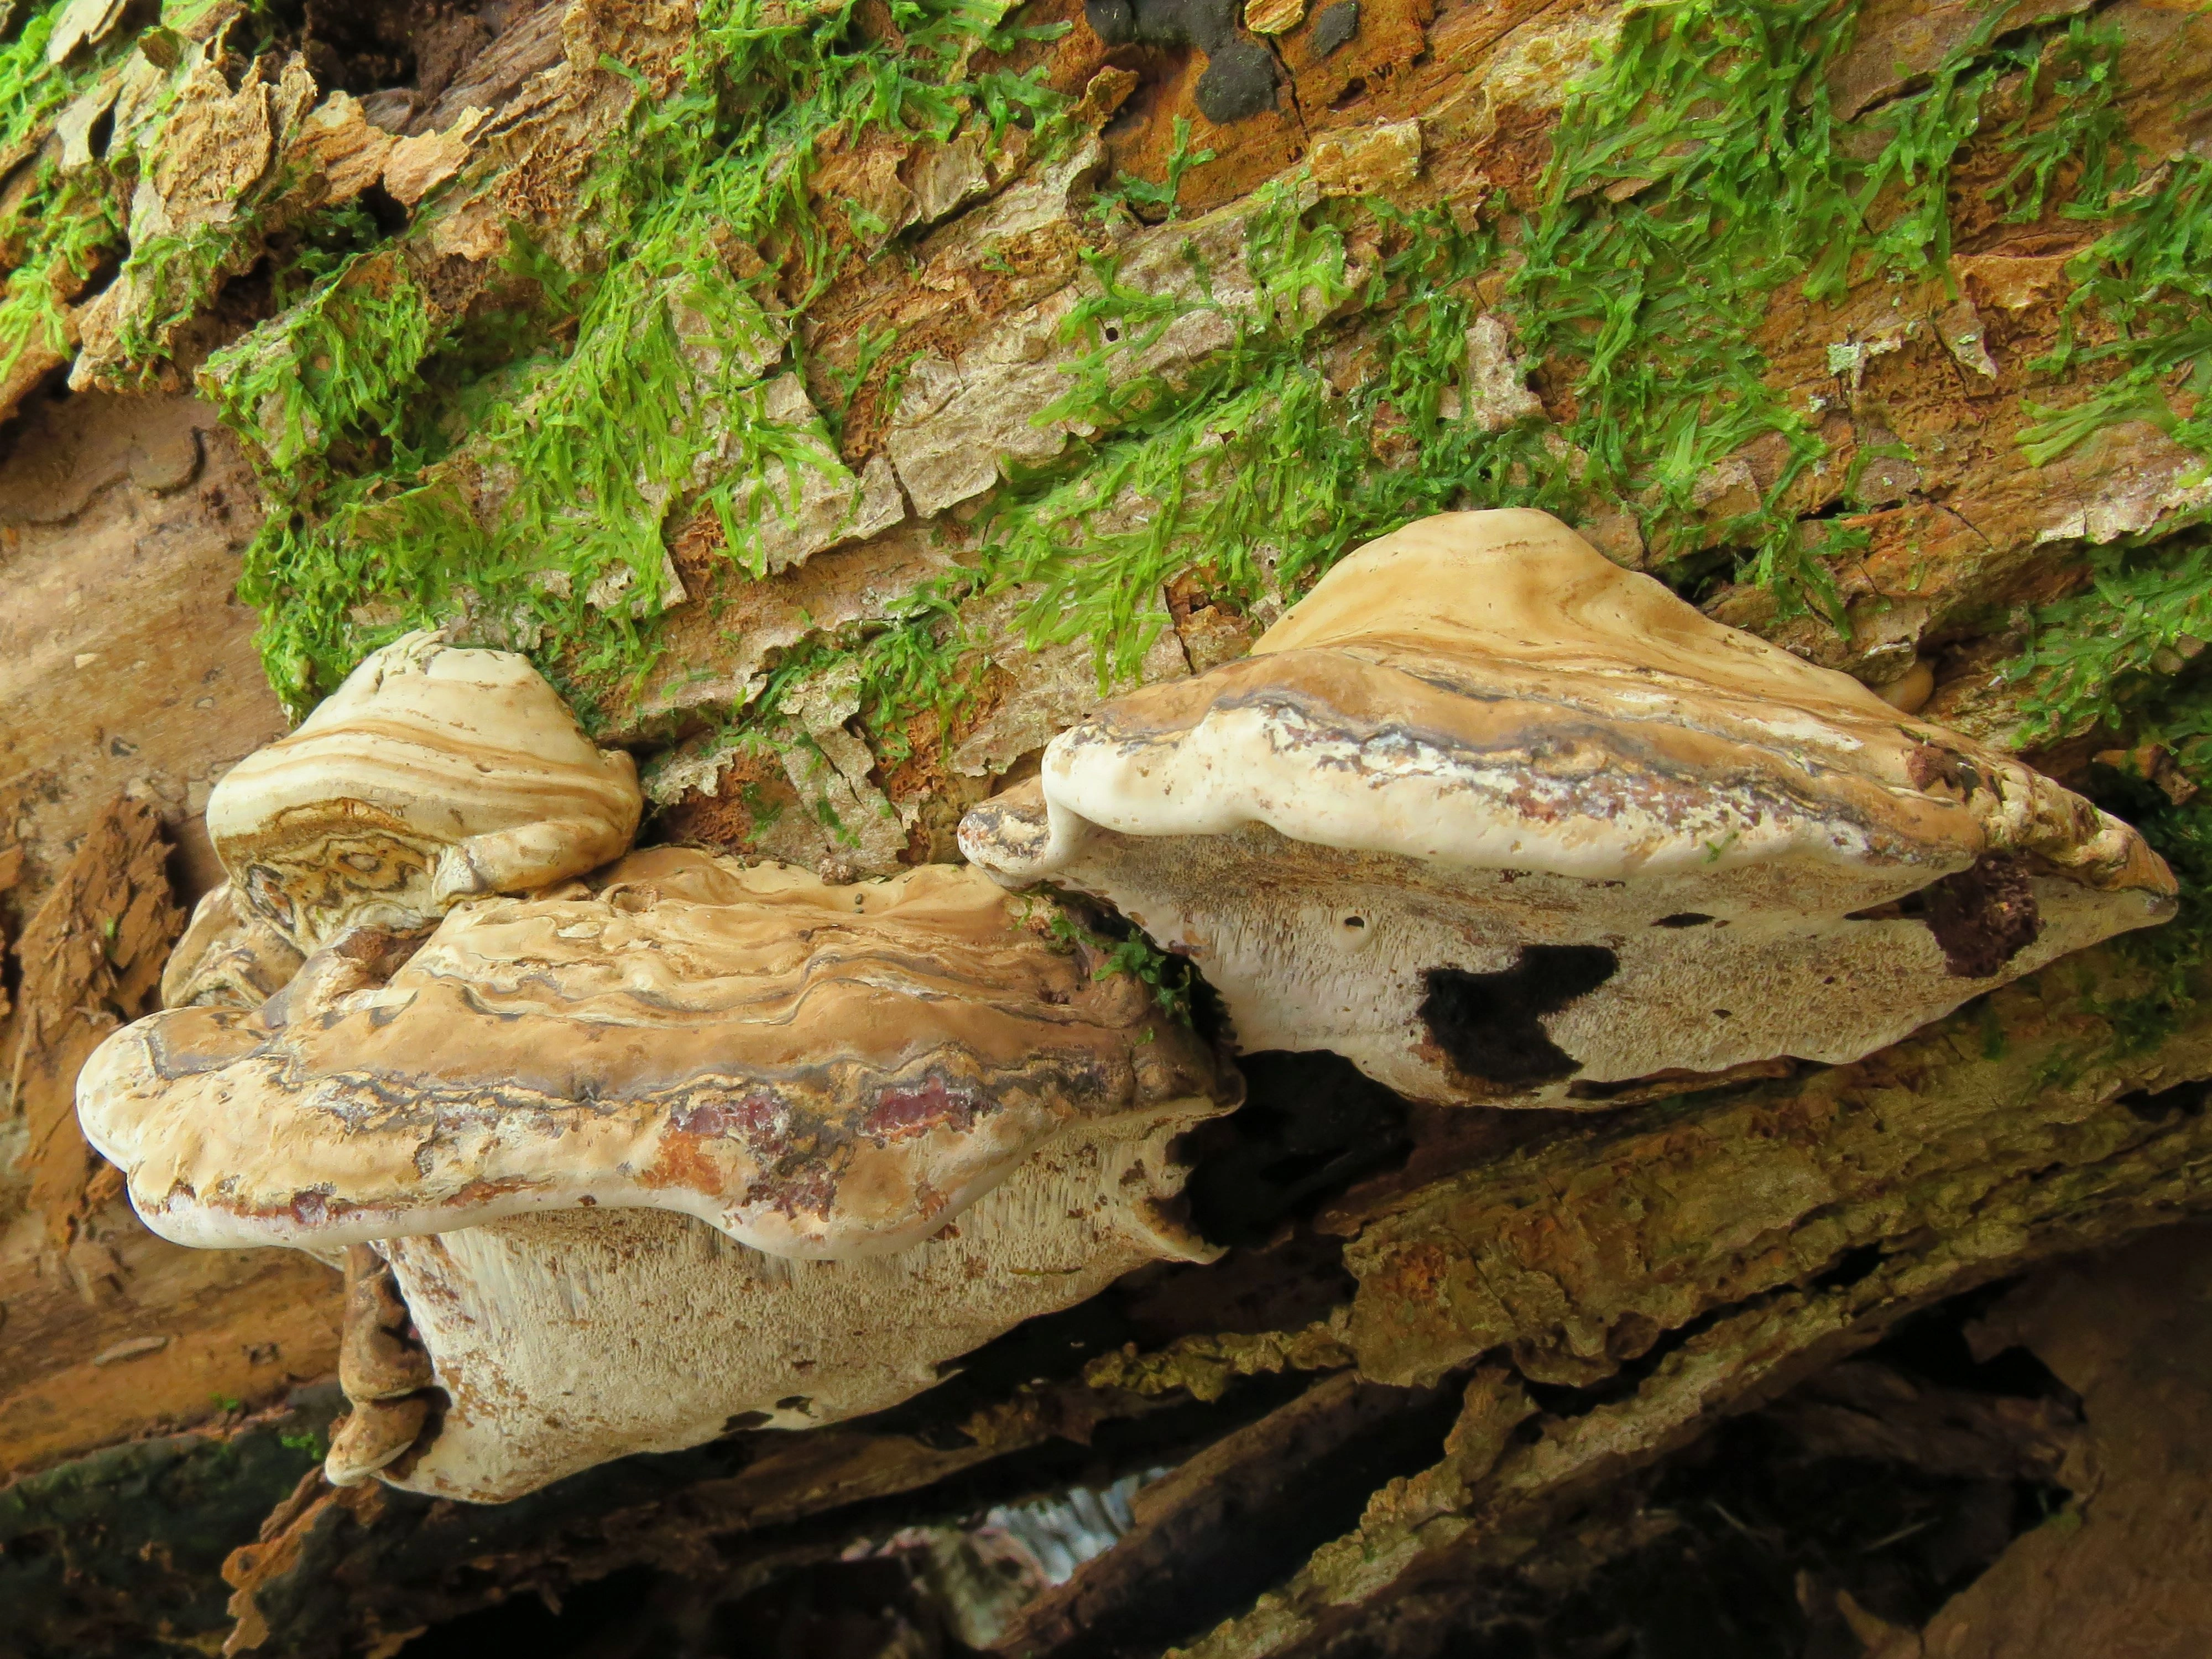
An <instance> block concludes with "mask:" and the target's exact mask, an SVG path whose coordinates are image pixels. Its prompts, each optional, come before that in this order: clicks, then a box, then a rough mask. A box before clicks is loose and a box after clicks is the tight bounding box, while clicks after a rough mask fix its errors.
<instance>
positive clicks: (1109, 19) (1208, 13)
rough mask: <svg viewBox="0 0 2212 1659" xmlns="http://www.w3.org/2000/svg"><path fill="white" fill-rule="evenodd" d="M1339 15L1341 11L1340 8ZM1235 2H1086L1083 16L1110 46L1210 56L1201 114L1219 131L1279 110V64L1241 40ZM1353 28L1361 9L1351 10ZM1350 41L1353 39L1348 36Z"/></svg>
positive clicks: (1200, 91) (1200, 93)
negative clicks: (1180, 49)
mask: <svg viewBox="0 0 2212 1659" xmlns="http://www.w3.org/2000/svg"><path fill="white" fill-rule="evenodd" d="M1337 9H1342V8H1341V7H1339V8H1337ZM1238 10H1239V7H1238V4H1237V0H1085V3H1084V8H1083V15H1085V17H1086V18H1088V19H1089V20H1090V22H1091V30H1092V32H1093V33H1096V34H1097V36H1098V38H1099V39H1100V40H1103V41H1104V42H1105V43H1106V44H1107V45H1108V46H1127V45H1129V44H1130V43H1131V42H1135V43H1137V44H1139V45H1142V46H1196V47H1197V48H1198V49H1199V50H1200V52H1204V53H1205V54H1206V73H1205V74H1203V75H1201V76H1199V78H1198V108H1199V112H1200V114H1201V115H1203V116H1205V117H1206V119H1207V120H1209V121H1212V122H1213V123H1214V124H1215V125H1218V126H1226V125H1228V124H1229V123H1230V122H1231V121H1242V120H1243V119H1244V118H1246V117H1248V116H1253V115H1257V114H1258V113H1259V112H1261V110H1263V109H1273V107H1274V106H1275V58H1274V54H1273V52H1269V51H1268V50H1267V48H1266V47H1265V46H1255V45H1254V44H1253V43H1252V42H1251V41H1249V40H1244V39H1243V38H1242V37H1241V35H1240V34H1239V33H1238V30H1237V12H1238ZM1352 12H1353V22H1354V26H1355V27H1356V26H1357V23H1358V7H1357V6H1354V7H1352ZM1346 38H1347V39H1348V38H1350V37H1349V35H1347V36H1346Z"/></svg>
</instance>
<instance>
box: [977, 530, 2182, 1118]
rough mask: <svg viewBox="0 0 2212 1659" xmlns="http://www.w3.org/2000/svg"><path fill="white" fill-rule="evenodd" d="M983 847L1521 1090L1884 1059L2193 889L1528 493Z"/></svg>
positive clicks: (1155, 717)
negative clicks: (1527, 500)
mask: <svg viewBox="0 0 2212 1659" xmlns="http://www.w3.org/2000/svg"><path fill="white" fill-rule="evenodd" d="M960 842H961V846H962V848H963V850H964V851H965V852H966V853H967V854H968V856H969V858H971V859H972V860H975V862H976V863H978V864H981V865H982V866H986V867H987V868H988V869H990V870H991V871H993V872H994V873H996V874H997V875H998V876H999V877H1000V879H1001V880H1003V881H1006V883H1007V884H1010V885H1014V886H1022V885H1027V884H1031V883H1035V882H1041V881H1052V882H1056V883H1060V884H1063V885H1065V886H1067V887H1070V888H1074V889H1078V890H1082V891H1084V892H1087V893H1091V894H1093V895H1096V896H1098V897H1101V898H1103V899H1105V900H1106V901H1108V902H1110V903H1112V904H1113V905H1115V907H1116V908H1119V909H1120V910H1121V913H1122V914H1123V915H1126V916H1127V917H1128V918H1129V919H1130V920H1131V921H1134V922H1135V923H1136V924H1137V925H1138V926H1139V927H1142V928H1143V929H1144V930H1145V931H1146V933H1149V934H1150V935H1151V936H1152V938H1153V939H1155V940H1156V941H1158V943H1160V944H1162V945H1165V946H1167V947H1168V948H1170V949H1171V950H1175V951H1182V952H1186V953H1188V955H1189V956H1190V957H1192V958H1193V959H1194V961H1195V962H1196V963H1197V964H1198V965H1199V967H1200V970H1201V971H1202V972H1203V973H1204V974H1205V975H1206V978H1207V979H1208V980H1209V981H1211V982H1212V985H1213V986H1214V987H1215V988H1216V989H1217V990H1218V992H1219V993H1220V994H1221V996H1222V998H1223V1000H1224V1001H1225V1004H1226V1006H1227V1008H1228V1011H1229V1014H1230V1018H1231V1021H1232V1022H1233V1024H1234V1027H1235V1034H1236V1037H1237V1042H1238V1043H1239V1044H1240V1046H1241V1047H1243V1048H1245V1049H1247V1050H1259V1049H1269V1048H1291V1049H1329V1050H1332V1051H1334V1052H1336V1053H1338V1054H1342V1055H1344V1056H1345V1057H1346V1058H1347V1059H1350V1060H1352V1061H1353V1062H1354V1063H1356V1064H1357V1065H1358V1066H1359V1067H1360V1068H1361V1069H1362V1070H1363V1071H1364V1072H1366V1073H1368V1074H1369V1075H1370V1076H1371V1077H1373V1078H1375V1079H1378V1080H1379V1081H1381V1082H1383V1083H1385V1084H1388V1085H1389V1086H1390V1087H1392V1088H1394V1089H1396V1090H1398V1091H1401V1093H1404V1094H1407V1095H1412V1096H1414V1097H1421V1098H1426V1099H1430V1100H1438V1101H1458V1102H1489V1103H1497V1104H1511V1105H1527V1104H1534V1103H1539V1102H1544V1103H1572V1102H1573V1101H1575V1100H1577V1099H1582V1100H1607V1101H1611V1100H1614V1099H1618V1098H1620V1097H1621V1096H1622V1091H1621V1090H1620V1088H1618V1087H1614V1086H1611V1085H1624V1084H1629V1083H1632V1081H1633V1080H1636V1079H1654V1078H1659V1077H1665V1076H1668V1075H1673V1076H1674V1077H1676V1078H1677V1079H1680V1078H1682V1077H1683V1076H1684V1075H1685V1074H1689V1075H1696V1076H1710V1075H1711V1074H1713V1073H1723V1072H1727V1071H1729V1070H1730V1069H1732V1068H1735V1067H1737V1066H1744V1065H1748V1064H1753V1063H1756V1062H1761V1061H1771V1060H1775V1059H1776V1058H1777V1057H1778V1056H1796V1057H1798V1058H1802V1059H1808V1060H1829V1061H1842V1060H1854V1059H1857V1057H1858V1056H1860V1055H1862V1054H1867V1053H1869V1052H1870V1051H1871V1050H1873V1049H1875V1048H1881V1047H1882V1046H1883V1045H1884V1044H1887V1043H1889V1042H1894V1041H1896V1040H1897V1039H1898V1038H1899V1037H1902V1036H1905V1034H1906V1033H1907V1032H1909V1031H1911V1030H1913V1029H1914V1028H1915V1027H1917V1026H1919V1025H1921V1024H1924V1023H1925V1022H1927V1021H1928V1020H1930V1019H1933V1018H1936V1017H1937V1016H1939V1015H1941V1014H1943V1013H1946V1012H1948V1011H1950V1010H1951V1009H1953V1008H1954V1007H1956V1006H1958V1005H1959V1004H1960V1003H1961V1002H1964V1001H1965V1000H1966V999H1967V998H1969V997H1971V996H1972V995H1974V994H1977V993H1978V992H1981V991H1985V990H1987V989H1989V988H1990V987H1991V986H1993V985H1996V984H2000V983H2002V982H2003V981H2006V980H2008V979H2012V978H2014V977H2016V976H2017V975H2021V974H2024V973H2027V972H2030V971H2032V970H2033V969H2037V968H2039V967H2041V966H2042V965H2043V964H2044V963H2047V962H2049V961H2051V960H2052V959H2053V958H2054V957H2059V956H2062V955H2063V954H2065V953H2066V952H2068V951H2075V950H2079V949H2081V948H2082V947H2083V946H2085V945H2091V944H2093V943H2095V942H2096V941H2097V940H2099V939H2105V938H2106V937H2108V936H2110V935H2112V934H2113V933H2119V932H2122V931H2124V930H2125V929H2128V928H2131V927H2143V926H2145V925H2147V924H2149V923H2152V922H2156V921H2161V920H2163V919H2164V918H2165V917H2166V916H2167V915H2170V914H2171V912H2172V905H2173V892H2174V884H2173V881H2172V877H2171V876H2170V875H2169V874H2168V873H2167V872H2166V867H2165V866H2164V865H2163V864H2162V863H2161V862H2160V860H2159V859H2158V857H2157V855H2156V854H2154V853H2152V852H2151V851H2150V850H2149V848H2148V847H2146V846H2145V845H2144V844H2143V842H2142V839H2141V838H2140V837H2139V836H2136V834H2135V832H2134V831H2133V830H2131V829H2129V828H2128V827H2127V826H2126V825H2125V824H2124V823H2119V822H2118V820H2116V819H2113V818H2111V817H2106V815H2105V814H2103V813H2101V812H2100V811H2097V809H2096V808H2095V807H2093V806H2092V805H2089V804H2088V803H2087V802H2086V801H2084V800H2081V799H2079V798H2078V797H2076V796H2075V795H2073V794H2070V793H2068V792H2067V791H2066V790H2064V789H2063V788H2061V787H2059V786H2058V785H2057V784H2055V783H2053V782H2051V781H2050V780H2049V779H2047V778H2044V777H2041V776H2039V775H2037V774H2036V773H2034V772H2033V771H2031V770H2029V769H2027V768H2026V767H2024V766H2021V765H2020V764H2019V763H2016V762H2014V761H2011V760H2008V759H2006V758H2004V757H2001V756H1997V755H1994V754H1991V753H1990V752H1988V751H1987V750H1983V749H1981V748H1979V747H1978V746H1977V745H1976V744H1972V742H1970V741H1969V740H1967V739H1966V738H1962V737H1960V736H1959V735H1958V734H1957V733H1955V732H1947V731H1945V730H1943V729H1942V727H1940V726H1931V725H1929V724H1927V723H1926V722H1924V721H1920V720H1911V719H1909V718H1906V717H1905V716H1903V715H1901V714H1899V712H1898V711H1897V710H1896V709H1894V708H1891V707H1889V706H1888V705H1887V704H1886V703H1884V702H1882V701H1881V698H1879V697H1877V696H1875V694H1874V693H1872V692H1870V691H1869V690H1866V689H1865V688H1864V687H1863V686H1861V685H1860V684H1858V683H1857V681H1855V680H1852V679H1850V678H1846V677H1845V676H1844V675H1841V674H1838V673H1832V672H1830V671H1826V670H1824V669H1820V668H1815V667H1813V666H1811V665H1808V664H1807V663H1804V662H1802V661H1800V660H1799V659H1796V658H1795V657H1792V656H1791V655H1790V654H1789V653H1787V652H1784V651H1782V650H1780V649H1778V647H1773V646H1770V645H1768V644H1766V643H1765V642H1764V641H1760V640H1758V639H1756V638H1754V637H1753V636H1752V635H1747V634H1744V633H1741V632H1739V631H1737V630H1735V629H1730V628H1728V627H1725V626H1723V625H1722V624H1720V623H1715V622H1712V621H1711V620H1710V619H1708V618H1707V617H1705V616H1703V615H1701V614H1700V613H1699V611H1696V610H1695V609H1693V608H1692V606H1690V605H1686V604H1684V603H1683V602H1682V601H1680V599H1676V598H1675V597H1674V595H1673V594H1671V593H1669V592H1668V591H1667V590H1666V588H1664V587H1663V586H1661V585H1660V584H1659V583H1657V582H1656V581H1654V580H1651V579H1650V578H1649V577H1646V576H1641V575H1637V574H1632V573H1631V572H1628V571H1626V570H1622V569H1620V568H1618V567H1616V566H1614V565H1613V564H1612V563H1610V562H1607V560H1606V559H1605V558H1604V557H1603V556H1601V555H1600V554H1599V553H1598V552H1597V551H1596V550H1595V549H1594V548H1592V547H1591V546H1590V545H1589V544H1588V543H1587V542H1585V541H1583V539H1582V538H1580V537H1579V536H1577V535H1576V534H1575V533H1574V532H1572V531H1571V530H1569V529H1568V528H1567V527H1566V526H1565V525H1562V524H1560V523H1559V521H1558V520H1555V519H1553V518H1552V517H1550V516H1549V515H1548V514H1546V513H1535V512H1525V511H1515V512H1494V513H1449V514H1445V515H1443V516H1440V517H1437V518H1433V519H1428V520H1423V521H1421V522H1420V523H1418V524H1414V525H1411V526H1407V527H1406V528H1405V529H1403V530H1401V531H1399V532H1396V533H1395V534H1393V535H1390V536H1386V537H1384V538H1382V539H1381V540H1379V541H1376V542H1371V543H1370V544H1367V545H1366V546H1364V547H1363V548H1360V549H1358V550H1356V551H1354V552H1352V554H1350V555H1348V556H1346V558H1345V559H1344V560H1343V561H1342V562H1340V564H1338V565H1337V567H1336V568H1334V569H1333V570H1332V571H1331V572H1329V574H1328V575H1327V576H1325V577H1324V578H1322V580H1321V581H1320V582H1319V583H1318V584H1317V585H1316V586H1315V588H1314V589H1313V591H1312V592H1311V593H1310V594H1309V595H1308V596H1307V597H1306V598H1305V599H1304V600H1302V601H1301V602H1300V603H1299V604H1298V605H1296V606H1295V607H1294V608H1293V609H1292V610H1291V612H1290V613H1289V614H1288V615H1287V616H1285V617H1284V618H1283V619H1282V621H1280V622H1279V623H1277V624H1276V625H1275V626H1274V627H1273V629H1269V630H1268V631H1267V634H1266V635H1263V636H1262V637H1261V640H1260V641H1258V643H1257V644H1255V646H1254V647H1253V650H1252V654H1251V655H1250V656H1249V657H1248V658H1246V659H1243V660H1242V661H1238V662H1233V663H1229V664H1225V665H1222V666H1221V667H1218V668H1216V669H1213V670H1212V671H1208V672H1207V673H1205V674H1202V675H1199V676H1197V677H1195V678H1191V679H1187V680H1181V681H1176V682H1171V683H1169V684H1161V685H1155V686H1150V687H1146V688H1145V689H1143V690H1138V691H1135V692H1133V693H1131V694H1129V695H1128V696H1124V697H1121V698H1120V699H1117V700H1116V701H1115V702H1109V704H1107V705H1106V706H1105V707H1104V708H1103V709H1101V710H1100V711H1099V712H1098V713H1097V714H1096V715H1095V716H1094V717H1093V718H1092V719H1091V720H1087V721H1086V722H1085V723H1084V724H1082V725H1080V726H1076V727H1074V728H1073V730H1071V731H1068V732H1063V733H1061V734H1060V736H1059V737H1058V738H1055V739H1054V741H1053V743H1052V744H1051V745H1050V747H1049V748H1048V750H1046V753H1045V759H1044V765H1043V769H1042V775H1041V776H1040V777H1038V778H1037V779H1036V780H1034V781H1031V782H1030V783H1028V784H1026V785H1024V786H1022V787H1018V788H1017V789H1015V790H1012V791H1010V792H1008V793H1006V794H1005V795H1003V796H1000V797H999V798H998V799H994V800H992V801H989V802H987V803H985V804H984V805H982V806H981V807H978V808H976V809H975V811H972V812H971V813H970V814H969V817H967V819H966V820H965V822H964V823H963V825H962V828H961V832H960Z"/></svg>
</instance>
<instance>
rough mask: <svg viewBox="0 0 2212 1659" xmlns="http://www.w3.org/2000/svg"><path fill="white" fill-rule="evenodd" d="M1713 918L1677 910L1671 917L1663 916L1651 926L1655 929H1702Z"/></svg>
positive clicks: (1689, 911) (1693, 911) (1695, 912)
mask: <svg viewBox="0 0 2212 1659" xmlns="http://www.w3.org/2000/svg"><path fill="white" fill-rule="evenodd" d="M1711 920H1712V918H1711V916H1708V915H1700V914H1699V912H1697V911H1695V910H1677V911H1676V912H1675V913H1674V915H1671V916H1662V917H1660V918H1659V920H1658V921H1655V922H1653V923H1652V924H1651V925H1652V926H1653V927H1704V926H1705V924H1706V923H1707V922H1709V921H1711Z"/></svg>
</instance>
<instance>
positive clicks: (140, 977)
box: [0, 796, 185, 1249]
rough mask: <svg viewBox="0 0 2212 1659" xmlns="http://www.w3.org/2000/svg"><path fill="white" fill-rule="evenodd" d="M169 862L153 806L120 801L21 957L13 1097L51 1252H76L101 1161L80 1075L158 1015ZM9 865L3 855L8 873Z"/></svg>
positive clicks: (178, 921)
mask: <svg viewBox="0 0 2212 1659" xmlns="http://www.w3.org/2000/svg"><path fill="white" fill-rule="evenodd" d="M14 850H15V849H13V848H10V849H9V852H10V853H12V852H13V851H14ZM168 855H169V848H168V843H167V841H166V840H164V838H163V836H162V834H161V820H160V819H159V817H156V816H155V811H154V809H153V807H152V806H151V805H149V804H148V803H146V802H144V801H140V800H133V799H131V798H130V797H128V796H118V797H117V798H116V799H114V800H112V801H111V802H110V803H109V804H108V805H106V807H105V808H103V809H102V810H101V811H100V813H99V814H98V816H97V817H94V819H93V822H92V826H91V828H90V829H88V830H87V831H86V833H85V837H84V840H83V842H82V845H80V846H79V848H77V851H76V856H75V857H73V858H72V859H71V860H70V862H69V866H68V867H67V868H66V869H65V870H64V872H62V878H61V879H60V881H59V882H58V883H57V884H55V886H54V890H53V891H52V893H50V894H49V895H48V896H47V897H46V902H45V903H44V904H42V905H40V907H39V911H38V914H37V915H34V916H33V917H32V918H31V922H30V925H29V926H28V927H26V928H25V929H24V930H23V937H22V939H21V943H20V945H19V946H18V948H17V952H16V954H17V956H18V957H20V959H21V962H22V964H23V977H22V988H21V998H22V1008H21V1020H20V1022H19V1025H18V1029H17V1030H16V1034H15V1058H14V1064H13V1067H12V1073H11V1080H12V1084H13V1091H12V1092H13V1096H14V1099H15V1107H16V1109H17V1110H18V1111H20V1112H21V1114H22V1115H23V1118H24V1121H25V1125H26V1127H27V1129H28V1132H29V1136H28V1145H27V1148H26V1150H25V1152H24V1153H23V1167H24V1168H26V1169H27V1170H28V1171H29V1172H30V1176H31V1193H30V1207H31V1208H32V1210H33V1211H34V1212H37V1213H39V1214H40V1215H41V1216H43V1217H44V1218H45V1225H46V1240H47V1243H49V1244H50V1245H51V1246H52V1247H53V1248H55V1249H62V1248H64V1247H65V1246H66V1245H67V1244H68V1243H69V1242H70V1238H71V1237H72V1236H73V1235H74V1233H75V1231H76V1223H77V1222H78V1220H79V1219H80V1218H82V1216H83V1215H84V1213H85V1212H86V1209H87V1207H88V1206H87V1188H88V1186H89V1184H90V1182H91V1181H92V1178H93V1167H94V1161H95V1160H94V1156H93V1152H92V1149H91V1148H90V1147H89V1146H87V1145H86V1144H85V1139H84V1136H83V1135H82V1133H80V1132H79V1130H78V1128H77V1123H76V1074H77V1069H78V1067H80V1066H82V1065H83V1064H84V1061H85V1059H86V1057H87V1056H88V1055H89V1054H91V1053H92V1051H93V1050H94V1048H97V1047H98V1046H99V1045H100V1039H102V1038H103V1037H105V1036H106V1035H107V1034H108V1033H109V1032H110V1031H112V1030H115V1029H116V1028H117V1027H118V1026H119V1025H121V1024H124V1023H125V1021H128V1020H132V1019H136V1018H137V1017H138V1016H139V1015H141V1014H143V1013H144V1012H147V1010H148V1008H149V1006H151V1005H152V1002H153V1000H154V995H155V990H156V988H157V987H159V985H160V983H161V964H162V963H163V962H164V961H166V960H167V957H168V954H169V946H170V945H172V944H173V943H174V942H175V940H176V937H177V934H178V933H179V932H180V931H181V930H182V928H183V927H184V922H185V918H184V913H183V912H182V911H181V910H180V909H179V908H177V902H176V900H175V898H174V897H173V895H172V893H171V891H170V887H169V873H168V868H167V863H168ZM11 862H12V861H11V860H9V859H8V857H7V855H6V854H0V874H5V873H6V872H7V871H8V869H9V866H10V864H11Z"/></svg>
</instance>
